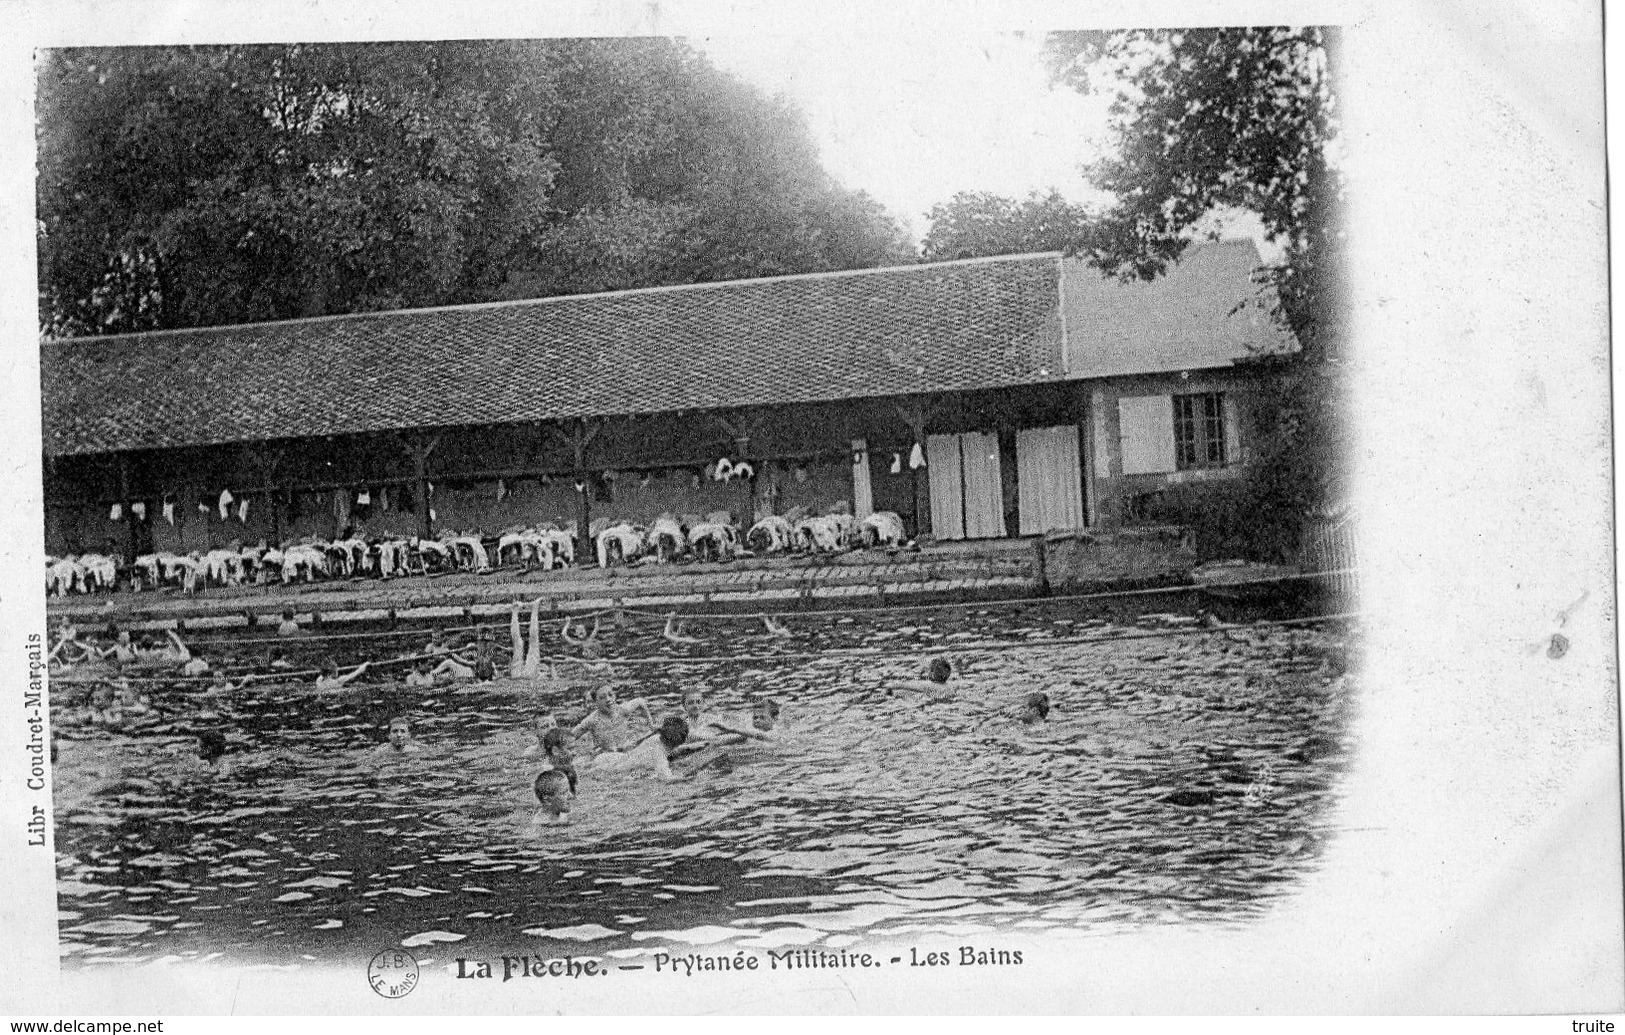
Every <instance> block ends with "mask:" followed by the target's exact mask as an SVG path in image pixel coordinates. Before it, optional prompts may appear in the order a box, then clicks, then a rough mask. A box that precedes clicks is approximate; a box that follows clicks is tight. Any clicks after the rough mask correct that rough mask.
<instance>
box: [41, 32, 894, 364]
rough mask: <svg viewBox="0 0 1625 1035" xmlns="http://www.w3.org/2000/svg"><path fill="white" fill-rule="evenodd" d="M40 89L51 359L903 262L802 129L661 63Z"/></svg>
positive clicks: (765, 106) (446, 59) (384, 60)
mask: <svg viewBox="0 0 1625 1035" xmlns="http://www.w3.org/2000/svg"><path fill="white" fill-rule="evenodd" d="M38 78H39V96H40V109H39V110H40V119H39V127H40V128H39V150H40V158H39V182H38V196H39V213H40V217H39V230H38V236H39V243H40V262H41V269H40V287H41V311H42V321H43V323H44V330H45V331H46V333H49V334H53V335H71V334H87V333H111V332H118V331H130V330H145V329H152V328H164V327H182V326H196V325H203V324H218V323H231V322H244V321H255V320H267V319H278V318H285V317H293V316H307V315H318V314H323V313H342V312H355V311H364V310H375V309H382V308H395V307H407V306H429V305H441V304H451V303H457V302H471V301H482V300H486V299H490V298H498V297H521V296H528V295H540V294H558V293H564V292H574V291H583V290H604V289H608V288H621V287H636V286H647V285H656V284H672V283H688V282H694V281H700V280H715V279H721V278H726V277H746V276H759V275H764V274H772V273H792V272H807V271H813V270H823V269H835V268H851V267H859V266H866V265H875V264H877V263H880V262H886V261H897V260H898V259H899V258H900V257H902V256H903V254H904V252H903V251H902V245H901V243H900V241H901V238H900V234H899V232H898V230H897V228H896V226H895V224H894V223H893V222H892V221H891V220H890V219H889V218H888V217H887V216H886V215H885V213H884V212H883V211H881V210H880V208H879V206H877V205H875V204H874V203H873V202H872V201H871V200H870V199H868V198H867V197H866V196H864V195H862V194H860V193H857V192H852V191H847V190H845V189H843V188H841V187H840V186H839V185H838V184H835V183H834V182H833V181H831V180H830V178H829V177H828V176H827V175H826V174H825V173H824V172H823V170H822V168H821V167H819V165H818V162H817V154H816V148H815V147H814V146H813V144H812V141H811V136H810V134H808V133H807V131H806V128H805V126H804V124H803V123H802V122H801V120H800V117H799V115H798V114H797V113H796V112H794V111H793V110H792V109H790V108H789V107H787V106H786V105H784V104H782V103H780V102H777V101H774V100H771V99H768V98H765V97H763V96H761V95H759V94H758V93H756V92H755V91H753V90H751V89H749V88H747V87H745V86H744V85H742V84H740V83H739V82H737V81H736V80H733V79H732V78H730V77H728V76H726V75H724V74H723V73H721V72H719V71H717V70H716V69H714V68H713V67H711V66H710V64H709V63H708V62H706V61H705V60H704V58H703V57H702V56H701V55H699V54H697V53H696V52H694V51H693V50H692V49H691V48H689V47H687V46H686V45H684V44H682V43H680V42H677V41H671V40H635V41H620V40H613V41H612V40H542V41H515V42H487V41H480V42H468V43H406V44H344V45H321V46H309V45H287V46H258V47H252V46H250V47H218V48H150V49H139V50H134V49H101V50H65V51H55V52H50V53H47V54H45V55H44V56H43V58H42V61H41V64H40V68H39V76H38Z"/></svg>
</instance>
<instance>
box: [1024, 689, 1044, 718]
mask: <svg viewBox="0 0 1625 1035" xmlns="http://www.w3.org/2000/svg"><path fill="white" fill-rule="evenodd" d="M1048 718H1049V694H1048V693H1047V692H1045V691H1043V690H1035V691H1033V692H1032V693H1030V694H1028V695H1027V696H1026V697H1024V698H1022V701H1021V722H1022V724H1023V725H1025V726H1033V725H1036V724H1038V723H1040V722H1043V721H1044V720H1046V719H1048Z"/></svg>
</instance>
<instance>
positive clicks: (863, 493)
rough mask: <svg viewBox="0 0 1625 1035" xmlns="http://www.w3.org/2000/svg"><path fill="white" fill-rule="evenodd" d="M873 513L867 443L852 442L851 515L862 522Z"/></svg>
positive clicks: (859, 440) (873, 499) (873, 504)
mask: <svg viewBox="0 0 1625 1035" xmlns="http://www.w3.org/2000/svg"><path fill="white" fill-rule="evenodd" d="M874 512H875V494H874V489H873V488H872V487H871V486H870V484H869V443H868V442H867V441H866V440H864V439H861V438H855V439H853V440H852V513H853V515H854V516H855V517H856V518H857V519H858V520H859V521H862V520H863V519H864V518H866V517H868V516H869V515H870V514H873V513H874Z"/></svg>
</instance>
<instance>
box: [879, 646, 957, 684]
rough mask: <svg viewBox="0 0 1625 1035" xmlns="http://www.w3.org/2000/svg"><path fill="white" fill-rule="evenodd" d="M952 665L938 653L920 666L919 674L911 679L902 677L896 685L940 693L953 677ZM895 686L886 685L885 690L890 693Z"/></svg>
mask: <svg viewBox="0 0 1625 1035" xmlns="http://www.w3.org/2000/svg"><path fill="white" fill-rule="evenodd" d="M953 674H954V667H953V665H952V664H951V663H950V662H949V661H948V659H947V658H945V657H943V656H941V655H938V656H937V657H934V658H932V659H931V660H930V661H927V662H926V663H925V664H924V665H922V666H921V667H920V674H919V675H918V676H916V677H915V678H913V679H904V680H900V681H899V682H898V684H897V685H898V686H901V687H904V688H906V689H909V690H923V691H926V692H927V693H940V692H942V691H943V690H944V689H945V688H946V687H947V685H948V680H950V679H952V678H953ZM894 689H895V688H893V687H888V688H887V690H886V692H887V693H888V694H889V693H892V692H893V691H894Z"/></svg>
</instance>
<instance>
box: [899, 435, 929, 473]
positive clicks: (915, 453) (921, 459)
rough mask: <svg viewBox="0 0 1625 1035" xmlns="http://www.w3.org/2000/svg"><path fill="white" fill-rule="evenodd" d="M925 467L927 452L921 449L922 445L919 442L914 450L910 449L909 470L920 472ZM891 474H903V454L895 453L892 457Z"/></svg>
mask: <svg viewBox="0 0 1625 1035" xmlns="http://www.w3.org/2000/svg"><path fill="white" fill-rule="evenodd" d="M924 466H925V450H923V449H921V448H920V444H919V443H918V442H916V443H914V448H913V449H910V450H909V451H908V469H909V470H911V471H918V470H919V469H920V468H922V467H924ZM891 473H892V474H902V473H903V454H902V453H893V454H892V455H891Z"/></svg>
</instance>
